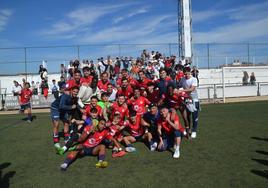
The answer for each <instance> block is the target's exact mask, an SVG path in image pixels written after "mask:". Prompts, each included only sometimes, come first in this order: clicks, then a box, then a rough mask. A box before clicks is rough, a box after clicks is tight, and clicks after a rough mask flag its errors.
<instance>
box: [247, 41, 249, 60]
mask: <svg viewBox="0 0 268 188" xmlns="http://www.w3.org/2000/svg"><path fill="white" fill-rule="evenodd" d="M247 50H248V63H249V58H250V54H249V43H248V44H247Z"/></svg>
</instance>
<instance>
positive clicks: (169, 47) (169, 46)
mask: <svg viewBox="0 0 268 188" xmlns="http://www.w3.org/2000/svg"><path fill="white" fill-rule="evenodd" d="M168 51H169V56H171V44H170V43H169V44H168Z"/></svg>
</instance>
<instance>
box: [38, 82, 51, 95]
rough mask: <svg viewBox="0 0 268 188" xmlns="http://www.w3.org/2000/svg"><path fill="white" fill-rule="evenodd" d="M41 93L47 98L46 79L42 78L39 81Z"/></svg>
mask: <svg viewBox="0 0 268 188" xmlns="http://www.w3.org/2000/svg"><path fill="white" fill-rule="evenodd" d="M40 87H41V93H42V94H43V95H44V97H45V98H46V99H47V97H48V88H49V87H48V83H47V80H42V83H41V86H40Z"/></svg>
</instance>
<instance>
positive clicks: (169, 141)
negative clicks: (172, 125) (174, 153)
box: [160, 130, 183, 151]
mask: <svg viewBox="0 0 268 188" xmlns="http://www.w3.org/2000/svg"><path fill="white" fill-rule="evenodd" d="M182 136H183V134H182V133H181V132H180V131H179V130H174V132H173V134H170V135H165V136H164V138H163V143H164V144H163V146H162V148H160V151H165V150H167V149H169V148H172V147H173V146H174V139H175V138H178V137H182Z"/></svg>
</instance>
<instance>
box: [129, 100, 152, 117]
mask: <svg viewBox="0 0 268 188" xmlns="http://www.w3.org/2000/svg"><path fill="white" fill-rule="evenodd" d="M128 103H129V104H131V105H132V107H133V110H135V111H136V112H137V115H143V114H144V113H145V112H146V105H149V104H150V103H151V102H150V101H149V100H148V99H146V98H145V97H143V96H140V97H139V98H137V99H134V98H132V99H129V100H128Z"/></svg>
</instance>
